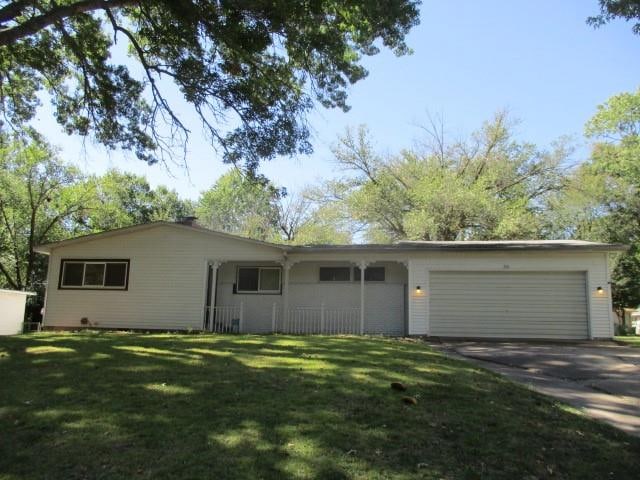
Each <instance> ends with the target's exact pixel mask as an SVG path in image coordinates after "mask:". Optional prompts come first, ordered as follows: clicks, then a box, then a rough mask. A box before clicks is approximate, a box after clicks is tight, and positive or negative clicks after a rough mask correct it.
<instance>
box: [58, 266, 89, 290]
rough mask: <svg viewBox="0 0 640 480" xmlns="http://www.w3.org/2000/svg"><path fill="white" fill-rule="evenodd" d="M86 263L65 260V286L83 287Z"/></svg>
mask: <svg viewBox="0 0 640 480" xmlns="http://www.w3.org/2000/svg"><path fill="white" fill-rule="evenodd" d="M83 272H84V263H71V262H65V263H64V266H63V277H62V285H64V286H65V287H81V286H82V274H83Z"/></svg>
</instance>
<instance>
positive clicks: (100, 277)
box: [84, 263, 104, 287]
mask: <svg viewBox="0 0 640 480" xmlns="http://www.w3.org/2000/svg"><path fill="white" fill-rule="evenodd" d="M103 284H104V263H87V264H85V266H84V285H85V287H86V286H98V287H101V286H102V285H103Z"/></svg>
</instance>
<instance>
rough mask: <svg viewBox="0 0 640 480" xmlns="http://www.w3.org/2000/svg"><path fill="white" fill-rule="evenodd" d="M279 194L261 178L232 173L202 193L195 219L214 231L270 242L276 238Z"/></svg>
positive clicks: (223, 176)
mask: <svg viewBox="0 0 640 480" xmlns="http://www.w3.org/2000/svg"><path fill="white" fill-rule="evenodd" d="M283 193H284V192H283V191H281V190H279V189H278V188H276V187H275V186H273V185H272V184H271V182H269V181H268V180H267V179H266V178H264V177H258V176H248V175H246V174H244V173H243V172H241V171H239V170H237V169H233V170H230V171H229V172H228V173H226V174H224V175H222V176H221V177H220V178H219V179H218V181H217V182H216V183H215V185H214V186H213V187H211V188H210V189H209V190H207V191H205V192H202V194H201V196H200V200H199V201H198V204H197V206H196V216H197V217H198V221H199V222H200V223H201V224H202V225H204V226H206V227H208V228H212V229H214V230H220V231H224V232H229V233H235V234H238V235H243V236H246V237H250V238H255V239H258V240H271V239H273V237H274V236H275V235H276V229H277V225H278V201H279V199H280V197H281V196H282V195H283Z"/></svg>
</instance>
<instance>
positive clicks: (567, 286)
mask: <svg viewBox="0 0 640 480" xmlns="http://www.w3.org/2000/svg"><path fill="white" fill-rule="evenodd" d="M585 277H586V275H585V273H584V272H430V279H429V283H430V292H431V298H430V307H429V308H430V310H429V312H430V315H429V320H430V324H431V335H434V336H452V337H456V336H459V337H496V338H499V337H503V338H565V339H583V338H588V336H589V328H588V320H587V297H586V294H587V289H586V281H585Z"/></svg>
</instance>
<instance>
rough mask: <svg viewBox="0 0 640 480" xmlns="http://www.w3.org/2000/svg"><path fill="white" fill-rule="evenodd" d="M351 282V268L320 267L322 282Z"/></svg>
mask: <svg viewBox="0 0 640 480" xmlns="http://www.w3.org/2000/svg"><path fill="white" fill-rule="evenodd" d="M350 280H351V267H320V281H321V282H348V281H350Z"/></svg>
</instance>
